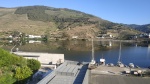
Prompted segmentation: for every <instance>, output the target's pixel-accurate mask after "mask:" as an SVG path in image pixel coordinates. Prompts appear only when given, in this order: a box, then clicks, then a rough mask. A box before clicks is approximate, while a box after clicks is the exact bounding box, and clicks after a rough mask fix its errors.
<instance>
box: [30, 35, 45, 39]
mask: <svg viewBox="0 0 150 84" xmlns="http://www.w3.org/2000/svg"><path fill="white" fill-rule="evenodd" d="M29 38H42V37H41V36H35V35H29Z"/></svg>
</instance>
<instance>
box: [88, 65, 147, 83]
mask: <svg viewBox="0 0 150 84" xmlns="http://www.w3.org/2000/svg"><path fill="white" fill-rule="evenodd" d="M146 70H148V69H142V68H126V67H115V66H114V67H108V66H98V67H97V68H95V69H93V70H91V71H90V72H89V73H90V77H89V80H90V81H89V83H88V84H149V83H150V77H138V75H137V74H138V72H139V73H140V72H142V71H146ZM125 71H126V72H127V73H124V72H125ZM130 71H131V72H130ZM132 72H133V73H132ZM130 73H132V74H134V76H133V75H131V74H130Z"/></svg>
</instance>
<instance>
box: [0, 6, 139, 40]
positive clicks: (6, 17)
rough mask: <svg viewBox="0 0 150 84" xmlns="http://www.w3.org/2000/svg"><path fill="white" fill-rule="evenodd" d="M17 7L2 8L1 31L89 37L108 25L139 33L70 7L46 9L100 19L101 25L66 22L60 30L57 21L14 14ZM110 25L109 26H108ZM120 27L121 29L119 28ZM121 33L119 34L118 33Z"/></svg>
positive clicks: (56, 12) (0, 9)
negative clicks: (33, 19)
mask: <svg viewBox="0 0 150 84" xmlns="http://www.w3.org/2000/svg"><path fill="white" fill-rule="evenodd" d="M15 11H16V9H5V8H0V32H3V31H6V32H7V31H20V32H24V33H27V34H35V35H44V34H50V33H54V34H58V33H60V32H65V33H66V34H67V36H69V37H72V36H74V35H78V36H79V37H81V38H89V37H92V36H96V35H97V34H98V33H99V31H103V29H104V30H108V27H111V28H113V29H112V31H113V30H117V31H119V33H121V32H123V31H126V32H129V33H132V34H135V33H137V31H131V30H130V29H128V28H127V27H124V26H122V27H120V26H119V27H118V25H119V24H114V23H113V24H112V23H111V22H109V21H105V20H102V19H100V18H97V17H94V16H90V15H88V14H87V15H86V14H84V13H82V12H81V13H80V12H74V11H68V9H67V10H66V9H61V10H59V11H52V10H46V11H45V13H47V14H49V15H56V16H59V17H77V18H80V17H88V18H90V19H89V20H92V21H93V20H94V21H99V24H100V25H99V26H97V25H96V24H79V23H74V24H71V25H69V26H68V24H69V23H71V22H68V23H64V24H63V25H64V26H66V28H65V29H61V30H59V29H58V28H57V25H56V24H55V22H53V21H51V22H43V21H32V20H29V19H28V17H27V14H22V15H19V14H14V12H15ZM106 25H109V26H106ZM118 29H119V30H118ZM118 35H119V34H118Z"/></svg>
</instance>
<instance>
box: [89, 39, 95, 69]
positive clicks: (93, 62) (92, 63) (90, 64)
mask: <svg viewBox="0 0 150 84" xmlns="http://www.w3.org/2000/svg"><path fill="white" fill-rule="evenodd" d="M95 64H96V62H95V59H94V45H93V39H92V59H91V62H90V63H89V66H88V68H89V69H93V68H96V66H95Z"/></svg>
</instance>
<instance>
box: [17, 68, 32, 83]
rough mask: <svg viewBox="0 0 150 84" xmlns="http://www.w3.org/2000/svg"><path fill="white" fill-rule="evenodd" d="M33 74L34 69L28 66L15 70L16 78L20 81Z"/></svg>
mask: <svg viewBox="0 0 150 84" xmlns="http://www.w3.org/2000/svg"><path fill="white" fill-rule="evenodd" d="M31 74H32V70H31V69H30V68H29V67H27V66H23V67H17V68H16V71H15V78H16V79H17V80H18V81H21V80H25V79H27V78H28V77H30V76H31Z"/></svg>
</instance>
